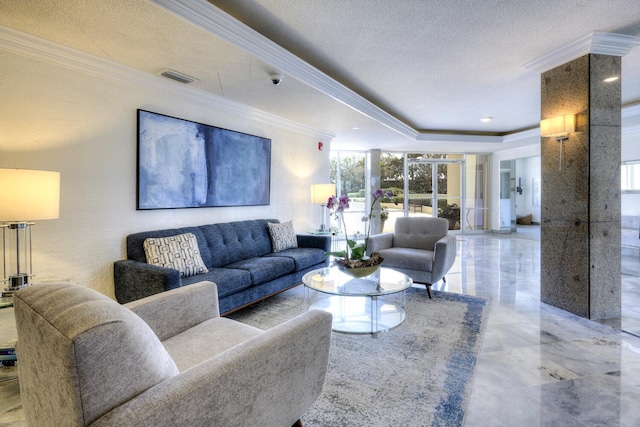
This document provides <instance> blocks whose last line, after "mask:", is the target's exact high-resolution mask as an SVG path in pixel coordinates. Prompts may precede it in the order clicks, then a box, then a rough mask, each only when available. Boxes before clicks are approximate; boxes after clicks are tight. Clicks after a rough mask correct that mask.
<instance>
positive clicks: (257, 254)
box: [114, 219, 331, 314]
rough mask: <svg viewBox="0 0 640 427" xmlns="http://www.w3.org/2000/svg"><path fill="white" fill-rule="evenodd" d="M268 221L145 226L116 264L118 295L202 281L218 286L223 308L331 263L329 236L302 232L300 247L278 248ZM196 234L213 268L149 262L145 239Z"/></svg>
mask: <svg viewBox="0 0 640 427" xmlns="http://www.w3.org/2000/svg"><path fill="white" fill-rule="evenodd" d="M268 223H279V221H278V220H276V219H259V220H248V221H235V222H228V223H220V224H210V225H201V226H196V227H184V228H174V229H166V230H156V231H145V232H141V233H135V234H130V235H129V236H127V238H126V251H127V259H126V260H120V261H116V262H115V264H114V280H115V293H116V299H117V300H118V302H119V303H121V304H125V303H128V302H130V301H134V300H137V299H140V298H144V297H147V296H149V295H153V294H157V293H160V292H164V291H168V290H170V289H175V288H179V287H181V286H186V285H190V284H193V283H197V282H202V281H211V282H215V283H216V285H217V286H218V298H219V307H220V313H223V314H226V313H229V312H231V311H234V310H236V309H238V308H240V307H244V306H246V305H249V304H252V303H254V302H257V301H260V300H262V299H264V298H267V297H269V296H271V295H274V294H276V293H278V292H282V291H283V290H286V289H289V288H291V287H293V286H295V285H297V284H299V283H300V281H301V279H302V276H303V275H304V274H305V273H307V272H309V271H311V270H313V269H316V268H321V267H325V266H327V265H328V263H329V259H328V257H327V256H326V252H328V251H330V247H331V239H330V237H329V236H317V235H300V234H298V235H296V238H297V246H298V247H297V248H291V249H286V250H283V251H280V252H273V251H272V241H271V237H270V234H269V226H268ZM185 233H192V234H193V235H195V238H196V240H197V246H198V249H199V252H200V256H201V258H202V261H203V262H204V265H205V266H206V268H207V269H208V272H206V273H201V274H195V275H192V276H188V277H182V276H181V274H180V272H179V271H178V270H175V269H172V268H166V267H161V266H157V265H152V264H148V263H147V256H146V253H145V248H144V242H145V240H147V239H154V238H164V237H170V236H177V235H181V234H185Z"/></svg>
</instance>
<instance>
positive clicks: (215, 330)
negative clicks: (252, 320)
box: [162, 317, 263, 372]
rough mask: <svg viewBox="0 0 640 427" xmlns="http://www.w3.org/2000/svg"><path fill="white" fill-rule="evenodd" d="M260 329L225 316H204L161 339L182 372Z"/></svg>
mask: <svg viewBox="0 0 640 427" xmlns="http://www.w3.org/2000/svg"><path fill="white" fill-rule="evenodd" d="M262 332H263V331H262V330H261V329H258V328H255V327H253V326H249V325H245V324H244V323H240V322H236V321H234V320H231V319H227V318H225V317H216V318H213V319H209V320H206V321H204V322H202V323H200V324H199V325H196V326H194V327H192V328H190V329H187V330H186V331H184V332H182V333H180V334H177V335H174V336H173V337H171V338H169V339H167V340H165V341H163V342H162V344H163V345H164V348H165V349H166V350H167V353H169V355H170V356H171V358H172V359H173V361H174V362H175V363H176V366H177V367H178V369H179V370H180V372H183V371H185V370H187V369H189V368H192V367H194V366H196V365H197V364H199V363H202V362H204V361H206V360H208V359H211V358H212V357H215V356H217V355H218V354H220V353H222V352H224V351H226V350H228V349H230V348H232V347H235V346H236V345H238V344H240V343H242V342H244V341H246V340H248V339H249V338H252V337H255V336H257V335H260V334H261V333H262Z"/></svg>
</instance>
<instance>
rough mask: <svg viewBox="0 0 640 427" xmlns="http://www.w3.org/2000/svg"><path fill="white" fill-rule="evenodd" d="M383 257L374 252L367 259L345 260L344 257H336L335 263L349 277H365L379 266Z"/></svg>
mask: <svg viewBox="0 0 640 427" xmlns="http://www.w3.org/2000/svg"><path fill="white" fill-rule="evenodd" d="M383 260H384V258H382V257H381V256H380V254H379V253H377V252H376V253H374V254H372V255H371V257H370V258H369V259H367V260H362V261H347V260H345V259H336V260H335V265H336V266H338V268H339V269H340V271H342V272H343V273H345V274H348V275H349V276H351V277H357V278H360V277H366V276H369V275H371V274H373V273H375V272H376V271H378V269H379V268H380V265H381V264H382V261H383Z"/></svg>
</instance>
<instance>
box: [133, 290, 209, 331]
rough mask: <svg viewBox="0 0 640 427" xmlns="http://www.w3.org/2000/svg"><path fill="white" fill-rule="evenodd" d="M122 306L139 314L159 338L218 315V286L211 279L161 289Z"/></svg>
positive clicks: (184, 329)
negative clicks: (180, 286)
mask: <svg viewBox="0 0 640 427" xmlns="http://www.w3.org/2000/svg"><path fill="white" fill-rule="evenodd" d="M125 307H127V308H128V309H130V310H131V311H133V312H134V313H136V314H137V315H138V316H140V317H141V318H142V320H144V321H145V322H146V323H147V324H148V325H149V326H150V327H151V329H152V330H153V332H155V334H156V335H157V336H158V338H159V339H160V341H164V340H166V339H168V338H171V337H173V336H175V335H177V334H179V333H181V332H184V331H186V330H187V329H190V328H192V327H194V326H196V325H198V324H200V323H202V322H204V321H206V320H209V319H212V318H214V317H219V316H220V311H219V310H218V287H217V286H216V284H215V283H213V282H199V283H194V284H193V285H189V286H185V287H182V288H178V289H172V290H170V291H167V292H161V293H159V294H155V295H151V296H149V297H146V298H142V299H139V300H136V301H133V302H130V303H127V304H125Z"/></svg>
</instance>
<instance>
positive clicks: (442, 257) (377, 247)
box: [367, 217, 456, 298]
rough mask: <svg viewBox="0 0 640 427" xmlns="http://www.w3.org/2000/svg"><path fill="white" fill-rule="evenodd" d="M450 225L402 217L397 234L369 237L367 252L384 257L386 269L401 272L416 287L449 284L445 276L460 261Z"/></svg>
mask: <svg viewBox="0 0 640 427" xmlns="http://www.w3.org/2000/svg"><path fill="white" fill-rule="evenodd" d="M448 228H449V221H448V220H447V219H445V218H431V217H401V218H398V219H396V224H395V228H394V230H395V231H394V232H393V233H383V234H377V235H375V236H371V237H369V240H368V242H367V252H368V253H369V254H372V253H374V252H378V253H380V255H382V257H383V258H384V261H383V262H382V265H383V267H389V268H392V269H394V270H398V271H400V272H402V273H404V274H406V275H408V276H409V277H411V278H412V279H413V281H414V282H416V283H424V284H425V285H426V286H427V293H428V294H429V298H433V296H432V294H431V285H432V284H433V283H437V282H438V281H439V280H444V281H445V282H446V278H445V274H447V272H448V271H449V269H450V268H451V266H452V265H453V263H454V262H455V259H456V238H455V237H454V236H452V235H450V234H448Z"/></svg>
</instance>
